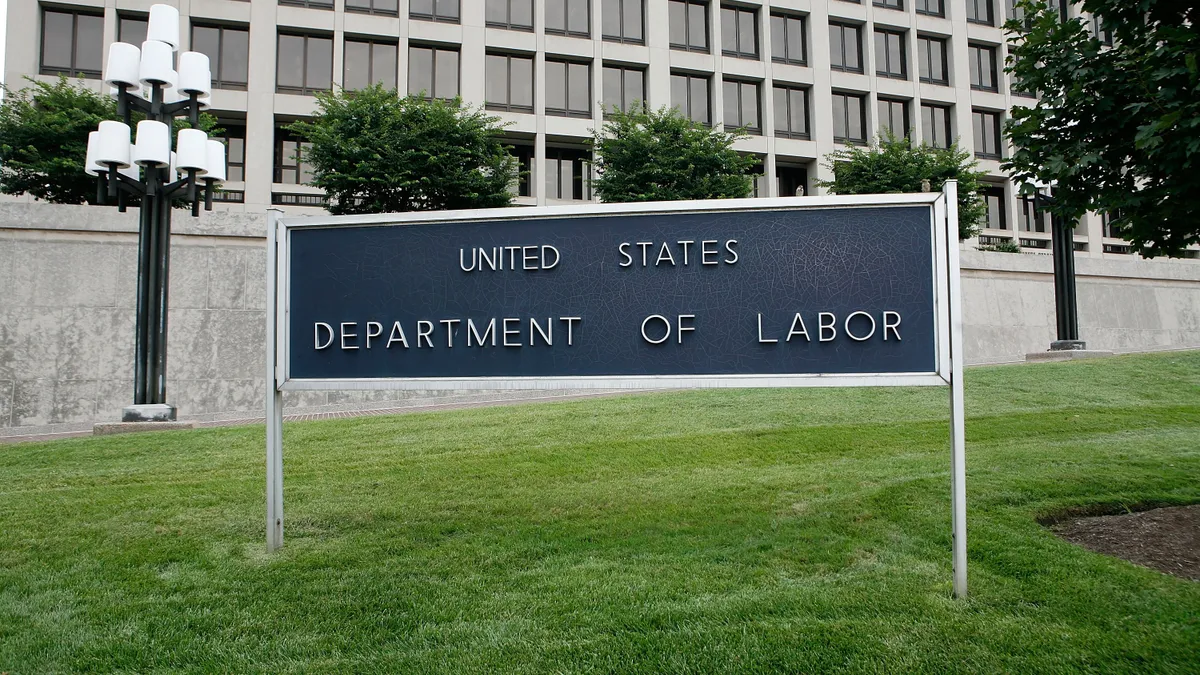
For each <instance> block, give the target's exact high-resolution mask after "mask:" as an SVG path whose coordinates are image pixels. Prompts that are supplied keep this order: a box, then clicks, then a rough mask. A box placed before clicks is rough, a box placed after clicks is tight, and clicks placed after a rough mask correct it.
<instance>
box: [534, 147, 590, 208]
mask: <svg viewBox="0 0 1200 675" xmlns="http://www.w3.org/2000/svg"><path fill="white" fill-rule="evenodd" d="M545 186H546V197H547V198H548V199H591V198H592V156H591V154H590V153H588V151H587V150H569V149H567V148H546V181H545Z"/></svg>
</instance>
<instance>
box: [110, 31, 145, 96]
mask: <svg viewBox="0 0 1200 675" xmlns="http://www.w3.org/2000/svg"><path fill="white" fill-rule="evenodd" d="M141 67H142V52H141V50H140V49H138V48H137V47H136V46H134V45H131V44H128V43H126V42H114V43H112V44H111V45H109V46H108V63H107V64H105V67H104V81H105V82H106V83H108V84H111V85H112V86H114V87H116V88H118V89H126V88H129V87H139V88H140V87H141V86H142V80H141Z"/></svg>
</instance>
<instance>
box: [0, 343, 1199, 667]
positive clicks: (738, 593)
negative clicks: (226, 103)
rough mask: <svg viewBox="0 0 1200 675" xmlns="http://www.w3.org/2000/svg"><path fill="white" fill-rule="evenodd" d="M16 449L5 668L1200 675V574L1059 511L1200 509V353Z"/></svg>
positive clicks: (4, 452) (4, 483)
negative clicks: (268, 473)
mask: <svg viewBox="0 0 1200 675" xmlns="http://www.w3.org/2000/svg"><path fill="white" fill-rule="evenodd" d="M966 393H967V406H968V419H967V439H968V444H967V471H968V483H967V489H968V506H969V519H968V522H969V533H970V536H969V558H970V566H971V567H970V583H971V597H970V598H969V599H968V600H966V601H956V600H954V599H952V598H951V593H950V499H949V450H948V431H947V421H946V416H947V398H948V396H949V391H948V390H947V389H942V388H939V389H932V388H929V389H892V390H882V389H871V390H853V389H841V390H771V391H767V390H753V391H749V390H748V391H701V392H676V393H667V394H641V395H633V396H626V397H619V398H609V399H599V400H588V401H579V402H569V403H556V404H546V405H526V406H514V407H497V408H486V409H477V410H469V411H456V412H442V413H429V414H413V415H406V416H399V417H374V418H362V419H354V420H340V421H328V422H307V423H296V424H289V425H287V426H286V427H285V438H286V445H285V462H286V467H287V468H286V500H287V501H286V521H285V524H286V542H287V543H286V546H285V548H284V550H283V551H282V552H280V553H278V554H275V555H270V556H268V555H266V554H265V553H264V533H263V520H264V508H265V507H264V469H263V465H264V440H263V429H262V428H261V427H257V428H250V427H245V428H224V429H205V430H199V431H192V432H165V433H159V434H143V435H135V436H118V437H103V438H94V439H93V438H86V439H74V440H66V441H58V442H53V443H42V444H23V445H14V446H0V672H5V671H11V672H12V673H41V672H51V671H74V670H91V671H106V672H107V671H114V670H124V671H128V672H145V671H150V670H156V669H159V670H186V671H227V672H246V671H270V672H282V671H312V672H328V671H345V672H350V671H354V672H370V671H376V672H377V671H393V672H404V673H418V672H446V673H474V672H626V671H629V672H665V673H708V672H816V671H847V672H912V671H925V672H947V671H962V672H988V673H991V672H1001V671H1004V672H1013V673H1030V672H1080V671H1082V672H1103V673H1119V672H1128V673H1147V672H1161V673H1171V672H1175V673H1184V672H1192V673H1195V672H1200V584H1197V583H1194V582H1189V581H1185V580H1182V579H1177V578H1173V577H1169V576H1165V575H1163V574H1160V573H1158V572H1154V571H1150V570H1147V569H1144V568H1140V567H1136V566H1134V565H1131V564H1128V563H1125V562H1122V561H1120V560H1116V559H1111V558H1108V557H1105V556H1101V555H1096V554H1093V553H1089V552H1087V551H1085V550H1083V549H1080V548H1078V547H1075V546H1073V545H1071V544H1068V543H1065V542H1063V541H1061V540H1059V539H1057V538H1056V537H1055V536H1053V535H1052V534H1051V533H1049V532H1048V531H1047V530H1045V529H1043V528H1042V527H1041V526H1040V525H1038V523H1037V518H1039V517H1041V516H1045V515H1048V514H1052V513H1055V512H1058V511H1060V510H1063V509H1067V508H1073V507H1096V508H1104V509H1119V508H1122V507H1124V506H1135V505H1138V504H1151V503H1154V504H1157V503H1162V504H1185V503H1195V502H1200V352H1188V353H1169V354H1159V355H1151V356H1128V357H1118V358H1113V359H1104V360H1096V361H1088V362H1077V363H1066V364H1047V365H1036V366H1009V367H999V368H978V369H971V370H969V371H968V372H967V389H966Z"/></svg>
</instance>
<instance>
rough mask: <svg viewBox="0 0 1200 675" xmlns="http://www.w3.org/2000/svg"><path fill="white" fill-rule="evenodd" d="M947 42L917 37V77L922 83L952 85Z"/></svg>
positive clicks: (939, 39) (921, 36)
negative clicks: (947, 56)
mask: <svg viewBox="0 0 1200 675" xmlns="http://www.w3.org/2000/svg"><path fill="white" fill-rule="evenodd" d="M946 51H947V50H946V41H945V40H944V39H942V38H935V37H926V36H924V35H918V36H917V68H918V69H919V72H918V73H917V75H918V76H919V77H920V78H921V81H922V82H929V83H931V84H947V85H948V84H950V77H949V73H950V69H949V67H948V64H947V58H946Z"/></svg>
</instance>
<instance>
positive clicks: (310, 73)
mask: <svg viewBox="0 0 1200 675" xmlns="http://www.w3.org/2000/svg"><path fill="white" fill-rule="evenodd" d="M275 63H276V66H275V90H276V91H279V92H282V93H290V94H312V93H314V92H318V91H324V90H327V89H329V88H330V87H331V86H332V84H333V39H332V38H327V37H315V36H312V35H286V34H281V35H280V36H279V52H278V54H277V58H276V59H275Z"/></svg>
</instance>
